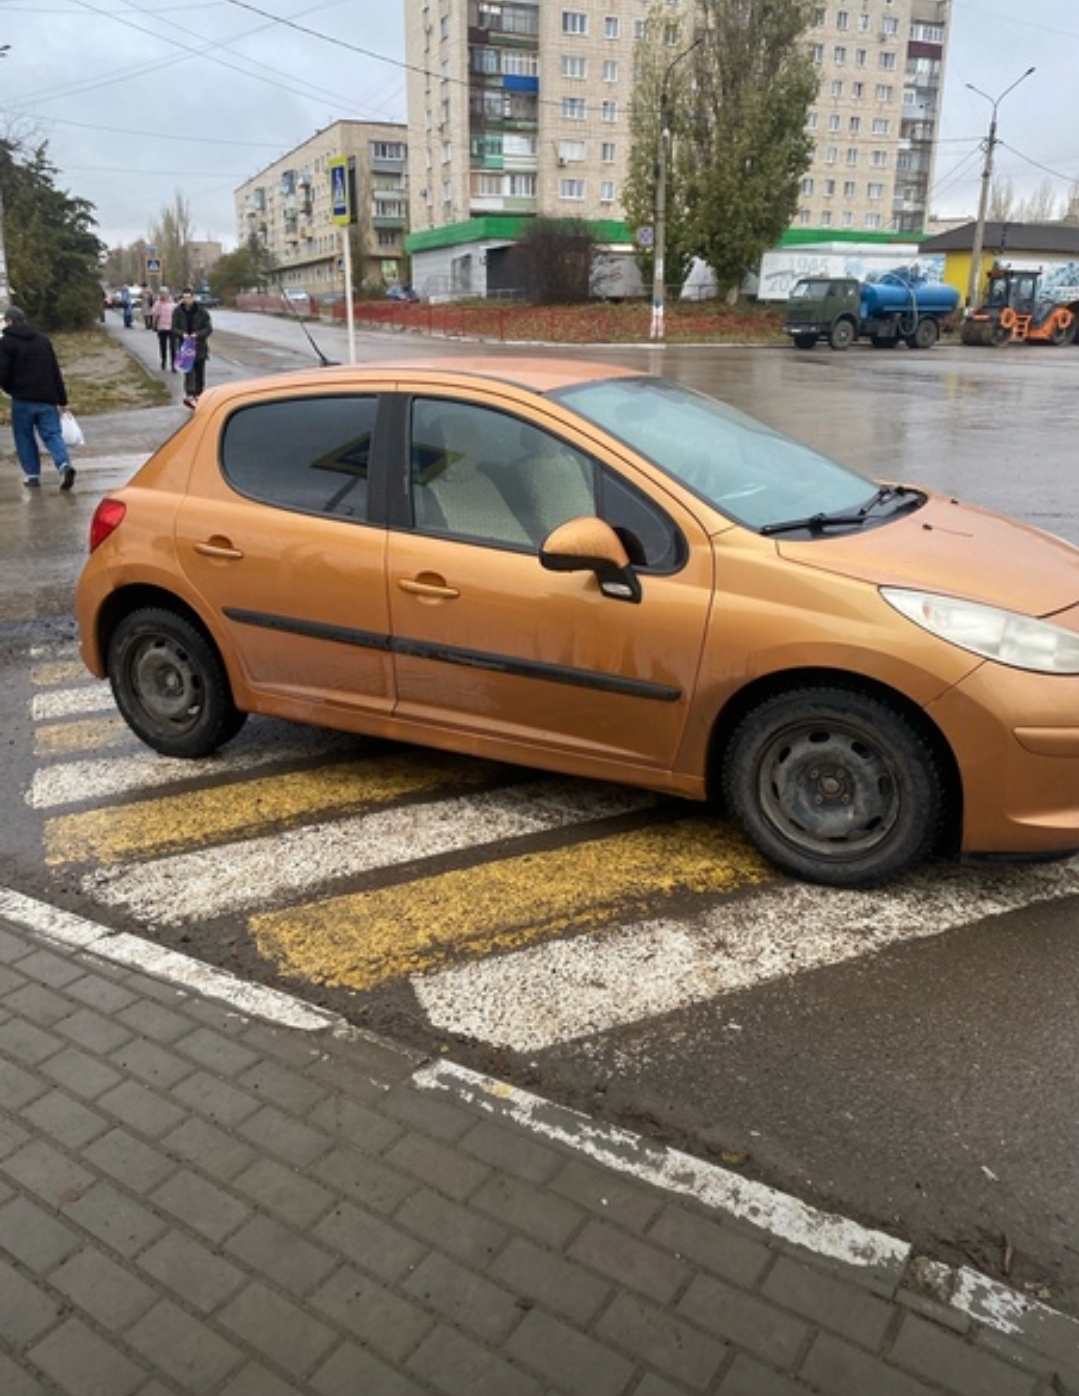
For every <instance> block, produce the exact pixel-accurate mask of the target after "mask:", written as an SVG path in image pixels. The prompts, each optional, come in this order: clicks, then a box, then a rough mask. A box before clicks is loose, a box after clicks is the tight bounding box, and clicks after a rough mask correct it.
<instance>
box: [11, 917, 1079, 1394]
mask: <svg viewBox="0 0 1079 1396" xmlns="http://www.w3.org/2000/svg"><path fill="white" fill-rule="evenodd" d="M56 915H57V916H58V917H64V916H65V914H64V913H56ZM67 920H68V921H69V922H75V923H77V921H78V918H70V917H69V918H67ZM85 924H86V925H89V924H90V923H85ZM98 930H100V928H98ZM78 941H79V936H78V935H76V936H74V937H69V938H68V941H67V943H65V942H64V940H63V939H62V938H61V939H57V938H55V937H54V936H53V935H51V934H50V933H48V931H47V930H46V932H45V933H42V932H41V931H40V930H39V929H29V928H28V927H27V925H26V924H25V923H24V922H23V921H22V920H21V919H17V918H8V917H5V916H3V915H0V1111H2V1113H0V1392H2V1393H3V1396H37V1394H38V1393H45V1392H51V1393H54V1392H63V1393H70V1394H71V1396H165V1393H184V1394H185V1396H285V1393H297V1394H301V1393H302V1396H420V1393H426V1396H433V1394H434V1393H441V1394H443V1396H555V1393H559V1396H686V1394H687V1393H699V1392H706V1393H719V1396H795V1393H804V1392H809V1391H812V1392H824V1393H830V1396H916V1393H929V1392H936V1393H941V1392H946V1393H956V1396H982V1394H984V1396H1050V1393H1074V1392H1079V1345H1077V1334H1079V1325H1077V1324H1076V1323H1075V1322H1074V1321H1073V1320H1071V1319H1069V1318H1065V1317H1064V1316H1062V1315H1059V1314H1054V1313H1053V1312H1052V1311H1051V1310H1048V1309H1045V1308H1042V1307H1040V1306H1038V1305H1031V1304H1028V1303H1027V1302H1025V1301H1022V1300H1020V1299H1019V1297H1018V1296H1014V1295H1010V1293H1009V1292H1006V1291H1000V1292H997V1291H995V1290H992V1289H991V1290H990V1291H989V1295H990V1299H989V1301H988V1308H987V1312H988V1310H992V1311H993V1319H992V1321H988V1319H987V1316H986V1315H985V1314H983V1315H980V1316H979V1315H978V1314H977V1313H976V1312H974V1313H973V1316H972V1311H971V1310H972V1306H971V1304H969V1303H968V1304H967V1305H966V1310H967V1311H964V1307H963V1301H962V1296H961V1293H960V1292H961V1291H962V1289H963V1285H962V1284H961V1283H960V1282H959V1277H957V1275H956V1274H955V1273H954V1272H951V1271H946V1270H945V1269H944V1267H940V1266H932V1265H928V1264H926V1263H925V1262H922V1263H919V1262H918V1261H917V1260H916V1259H914V1258H911V1257H910V1256H909V1255H908V1256H905V1257H903V1258H902V1263H899V1262H888V1261H880V1260H879V1259H878V1261H877V1263H875V1264H870V1265H863V1264H848V1263H842V1262H840V1261H837V1260H835V1259H834V1258H832V1259H829V1258H827V1257H826V1256H823V1255H821V1254H819V1253H816V1252H814V1251H813V1250H812V1249H808V1248H803V1247H801V1246H798V1245H793V1244H791V1242H790V1241H789V1240H785V1239H783V1238H782V1237H781V1236H778V1235H776V1234H770V1232H769V1231H768V1230H765V1229H758V1228H756V1227H754V1226H752V1225H750V1224H748V1223H747V1222H745V1221H744V1220H739V1219H736V1218H735V1217H733V1216H732V1215H730V1214H729V1213H728V1212H727V1211H725V1210H724V1209H722V1208H715V1207H709V1206H707V1205H705V1204H704V1203H702V1201H700V1200H699V1198H697V1197H695V1196H693V1195H692V1194H690V1195H685V1194H680V1193H679V1192H678V1191H677V1189H676V1188H665V1187H659V1186H654V1185H652V1184H651V1183H650V1182H648V1181H647V1180H646V1179H645V1178H643V1177H641V1176H635V1175H634V1172H633V1170H629V1171H627V1170H626V1169H620V1168H618V1167H608V1166H606V1165H605V1164H604V1163H603V1162H601V1161H599V1160H598V1159H597V1158H596V1157H592V1156H590V1152H589V1150H586V1149H585V1148H583V1147H578V1146H577V1145H576V1144H575V1143H574V1141H575V1140H577V1142H578V1143H579V1144H584V1143H586V1142H587V1143H589V1146H590V1150H591V1153H593V1154H594V1153H595V1151H596V1147H598V1146H597V1145H596V1141H597V1140H600V1141H602V1140H603V1139H604V1134H603V1131H602V1130H601V1129H600V1128H599V1127H598V1126H592V1125H590V1124H589V1122H587V1121H584V1120H582V1118H581V1117H579V1116H574V1115H573V1114H572V1113H571V1112H568V1111H561V1110H559V1109H558V1108H557V1107H554V1106H550V1105H544V1104H543V1103H539V1104H537V1103H536V1102H535V1101H532V1102H531V1106H532V1113H531V1117H529V1115H528V1112H527V1111H526V1112H525V1114H524V1115H523V1116H522V1115H521V1113H520V1112H519V1111H518V1112H517V1113H514V1106H515V1104H516V1105H519V1104H520V1100H519V1098H517V1097H516V1096H515V1093H513V1092H512V1091H509V1090H508V1089H503V1088H501V1087H499V1086H498V1085H497V1084H495V1083H490V1082H487V1083H481V1084H482V1086H483V1089H480V1090H479V1091H478V1092H476V1093H475V1094H474V1095H473V1097H471V1098H469V1096H468V1093H467V1092H466V1093H461V1092H454V1091H453V1090H452V1089H450V1088H449V1086H450V1085H452V1081H453V1079H454V1072H453V1071H452V1070H450V1071H446V1070H445V1064H437V1063H435V1064H431V1063H426V1064H425V1063H424V1062H423V1061H422V1060H421V1059H420V1058H418V1057H417V1056H416V1055H414V1054H412V1053H409V1052H407V1051H404V1050H401V1049H399V1048H398V1047H396V1046H395V1045H393V1044H392V1043H389V1042H384V1041H379V1040H376V1039H374V1038H370V1037H367V1036H364V1035H362V1034H360V1033H357V1032H355V1031H352V1030H348V1029H346V1028H345V1025H343V1024H341V1023H340V1022H339V1021H337V1020H333V1019H330V1018H328V1017H326V1018H321V1017H319V1016H318V1015H314V1014H312V1013H310V1011H309V1010H307V1009H306V1008H305V1006H303V1005H300V1004H298V1003H295V1001H292V1000H286V999H285V998H284V996H279V997H278V998H276V999H273V998H272V996H271V999H270V1000H267V1001H265V1002H259V1001H258V1000H257V996H256V999H255V1000H254V1001H253V1004H254V1008H253V1010H252V1011H247V1012H243V1011H240V1008H238V1007H237V1004H240V1005H241V1006H242V1005H243V1004H244V1003H245V993H246V988H245V986H243V985H242V984H240V982H239V981H229V979H228V977H227V976H222V975H220V974H218V973H217V972H215V971H209V972H208V975H209V977H208V979H206V981H205V987H203V988H199V987H197V986H198V985H199V984H200V982H201V975H202V970H201V967H197V966H193V963H192V962H190V961H187V962H184V961H183V959H182V957H179V956H172V955H167V956H164V957H163V958H159V960H157V961H155V960H154V959H153V950H154V948H153V947H151V946H149V945H147V946H146V949H147V951H149V952H150V958H149V959H148V960H147V961H146V963H148V964H150V965H152V966H156V969H155V971H154V972H150V971H148V970H147V969H146V968H145V967H140V964H141V958H142V957H141V952H140V951H139V950H138V948H137V947H138V946H140V945H142V944H143V943H142V942H138V941H136V940H135V938H134V937H126V936H112V937H110V936H109V935H108V933H105V935H104V938H103V939H101V940H99V941H98V942H96V943H95V942H94V940H93V936H92V935H90V936H87V937H86V941H87V944H89V945H93V946H94V947H95V948H94V949H93V950H90V949H87V948H85V946H81V945H80V944H79V943H78ZM103 947H104V953H102V948H103ZM132 947H136V948H135V949H133V948H132ZM106 955H107V956H108V958H106V957H105V956H106ZM185 978H186V979H187V981H188V982H187V983H186V984H180V983H178V982H177V980H178V979H185ZM193 986H195V987H193ZM222 986H223V987H222ZM266 1002H269V1005H270V1013H269V1016H270V1020H267V1019H266V1018H263V1017H260V1016H258V1013H259V1012H261V1011H262V1010H263V1008H264V1007H265V1003H266ZM290 1005H291V1008H290ZM282 1006H284V1011H283V1012H282V1011H281V1010H282ZM292 1009H295V1012H292ZM290 1022H295V1023H296V1024H297V1026H288V1025H287V1024H288V1023H290ZM462 1079H463V1078H462ZM476 1080H477V1081H481V1078H476ZM439 1086H441V1087H444V1088H436V1089H432V1088H431V1087H439ZM503 1106H504V1107H505V1108H504V1109H503ZM528 1118H532V1120H533V1123H537V1122H539V1121H541V1120H542V1121H544V1122H545V1128H544V1129H543V1130H540V1131H537V1129H536V1128H530V1127H528V1124H527V1119H528ZM523 1121H524V1122H523ZM616 1134H617V1132H616ZM627 1138H628V1137H626V1136H621V1135H618V1136H617V1137H616V1138H615V1140H614V1144H613V1148H614V1153H612V1154H611V1157H612V1158H616V1157H617V1153H618V1150H621V1151H622V1152H623V1153H628V1154H630V1155H633V1154H634V1150H635V1148H636V1147H637V1146H634V1145H633V1144H632V1141H630V1142H628V1143H627ZM651 1148H652V1146H648V1145H646V1144H642V1145H641V1146H640V1149H638V1152H640V1151H641V1150H642V1149H643V1153H641V1156H642V1157H649V1156H650V1155H649V1152H648V1151H649V1149H651ZM652 1152H653V1153H655V1152H656V1151H655V1150H654V1149H653V1150H652ZM668 1161H669V1160H668ZM675 1163H676V1166H675V1168H674V1171H673V1173H672V1174H671V1176H672V1178H673V1179H675V1181H676V1183H677V1180H678V1179H679V1178H681V1177H683V1176H686V1177H688V1176H689V1173H690V1172H691V1171H692V1170H690V1169H688V1167H687V1166H686V1165H685V1164H683V1165H677V1159H676V1160H675ZM795 1205H797V1204H795ZM869 1234H870V1235H871V1233H869ZM968 1279H969V1277H968ZM974 1288H975V1289H978V1285H977V1283H975V1286H974ZM968 1297H969V1296H968ZM981 1302H983V1303H986V1302H987V1301H986V1300H985V1295H984V1294H983V1295H982V1301H981ZM1002 1316H1003V1317H1002ZM1008 1329H1010V1330H1011V1331H1005V1330H1008Z"/></svg>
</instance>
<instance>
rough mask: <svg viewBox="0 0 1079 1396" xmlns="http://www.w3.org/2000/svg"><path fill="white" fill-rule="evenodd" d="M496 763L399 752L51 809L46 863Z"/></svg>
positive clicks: (195, 838) (153, 850)
mask: <svg viewBox="0 0 1079 1396" xmlns="http://www.w3.org/2000/svg"><path fill="white" fill-rule="evenodd" d="M187 765H188V769H189V770H190V763H187ZM502 769H503V768H502V767H496V766H492V765H490V764H488V763H486V762H482V761H472V760H457V761H449V760H439V759H438V758H437V757H436V758H435V759H434V760H433V761H431V762H427V763H423V764H420V763H417V761H416V760H415V759H412V760H410V759H409V758H408V757H407V756H385V757H375V758H372V759H371V760H368V761H351V762H344V763H341V764H338V765H333V766H323V767H318V768H316V769H314V770H307V771H293V772H290V773H287V774H279V775H272V776H263V777H259V778H257V779H254V780H248V781H244V782H243V783H240V784H235V785H233V786H232V787H231V789H230V792H229V796H228V798H227V799H225V798H222V793H221V790H220V789H219V788H218V787H214V788H212V789H207V790H189V791H182V792H177V793H176V794H173V795H170V796H168V797H166V798H164V799H158V800H141V801H139V802H138V803H137V804H134V805H121V806H118V807H111V808H108V809H97V810H89V811H85V812H83V813H79V814H68V815H62V816H57V817H56V818H53V819H50V820H48V821H47V823H46V826H45V849H46V854H45V856H46V862H48V863H51V864H53V865H57V864H60V863H71V862H76V863H78V862H90V861H97V862H102V863H116V862H119V861H120V860H121V859H125V858H126V859H133V858H145V857H148V856H150V855H151V854H153V855H162V854H167V853H174V852H176V851H177V850H178V849H181V848H190V847H192V846H194V845H204V844H207V843H210V842H214V841H220V840H223V839H226V838H231V839H236V838H241V837H244V836H250V835H253V834H261V833H264V832H265V831H266V830H267V829H271V828H280V827H281V826H282V825H286V826H287V825H290V824H293V823H295V822H296V821H297V820H298V819H300V818H301V817H305V818H312V817H315V818H325V816H326V815H328V814H330V813H332V812H334V811H339V812H345V813H347V812H350V811H354V810H357V809H364V808H367V809H371V808H374V807H375V806H377V805H380V804H385V803H386V802H387V801H389V800H397V799H400V798H401V797H402V796H406V795H413V796H415V795H433V794H436V793H437V792H438V791H440V790H444V789H446V788H447V787H450V786H452V787H455V788H462V787H463V788H466V789H467V788H469V787H474V786H481V785H489V784H490V783H491V781H492V780H493V779H494V778H495V777H496V775H497V773H498V772H499V771H501V770H502Z"/></svg>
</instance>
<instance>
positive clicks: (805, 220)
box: [798, 208, 813, 228]
mask: <svg viewBox="0 0 1079 1396" xmlns="http://www.w3.org/2000/svg"><path fill="white" fill-rule="evenodd" d="M798 222H799V223H800V224H801V225H802V227H803V228H808V227H809V225H810V223H812V222H813V215H812V213H811V212H810V211H809V209H807V208H800V209H799V210H798Z"/></svg>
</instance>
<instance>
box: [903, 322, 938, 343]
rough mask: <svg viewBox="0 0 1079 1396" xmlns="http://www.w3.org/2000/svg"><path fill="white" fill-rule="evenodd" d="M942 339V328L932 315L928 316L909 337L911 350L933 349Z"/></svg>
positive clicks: (908, 341)
mask: <svg viewBox="0 0 1079 1396" xmlns="http://www.w3.org/2000/svg"><path fill="white" fill-rule="evenodd" d="M939 338H940V326H939V325H938V324H937V322H936V321H935V320H934V319H933V317H932V316H931V315H926V316H925V317H924V318H923V319H921V320H919V321H918V323H917V325H916V326H915V327H914V333H913V334H910V335H908V336H907V344H908V345H909V346H910V348H911V349H932V347H933V345H934V344H936V342H937V340H938V339H939Z"/></svg>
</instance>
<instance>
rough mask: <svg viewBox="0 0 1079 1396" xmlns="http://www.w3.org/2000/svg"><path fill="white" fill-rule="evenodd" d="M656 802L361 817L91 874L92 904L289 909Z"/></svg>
mask: <svg viewBox="0 0 1079 1396" xmlns="http://www.w3.org/2000/svg"><path fill="white" fill-rule="evenodd" d="M650 803H651V797H650V796H648V795H643V794H641V793H640V792H633V791H625V790H621V789H618V788H614V787H611V788H607V787H594V788H590V787H588V786H580V785H574V786H572V787H571V786H569V785H564V786H556V785H554V784H552V783H549V782H545V783H543V784H537V785H520V786H512V787H510V788H508V789H505V790H495V791H489V792H485V793H478V794H472V795H469V796H466V797H462V798H460V799H445V800H441V801H438V802H436V803H431V804H427V805H409V806H407V807H405V808H402V809H393V810H381V811H374V812H370V813H365V814H358V815H353V816H350V817H345V818H341V819H337V820H334V821H332V822H328V823H323V824H318V825H315V826H313V827H304V828H300V829H292V830H289V831H287V832H285V833H284V834H282V835H279V836H275V835H268V836H266V837H263V838H256V839H250V840H247V841H246V842H244V843H230V844H227V845H225V846H223V847H221V848H214V849H203V850H201V851H199V852H194V853H184V854H177V855H175V856H173V857H168V858H161V859H156V860H155V861H153V862H150V863H141V864H137V865H136V866H134V867H132V866H130V865H128V864H125V865H123V866H121V867H114V868H102V869H98V870H95V871H94V872H92V873H88V874H87V875H86V876H85V877H84V878H83V880H82V884H81V885H82V890H83V892H84V893H85V894H86V895H87V896H89V897H92V898H93V899H94V900H95V901H98V902H102V903H104V904H105V905H106V906H122V907H124V908H126V909H127V910H128V911H130V912H132V913H133V914H134V915H135V916H137V917H139V919H140V920H145V921H148V922H152V923H157V924H159V925H176V924H177V923H179V922H181V921H189V920H205V919H208V918H210V917H215V916H221V915H224V914H225V913H227V912H230V911H231V912H242V911H247V910H248V909H250V908H251V907H252V906H257V905H263V906H273V905H280V903H281V901H282V900H285V899H287V898H289V897H290V896H291V897H295V895H296V894H297V893H300V892H303V891H304V890H306V889H309V888H312V887H317V886H321V885H324V884H325V883H326V882H327V881H328V880H330V879H333V878H345V877H356V876H358V875H360V874H362V873H365V872H369V871H371V870H372V869H377V868H381V867H394V866H397V865H399V864H401V863H407V862H411V861H412V860H414V859H419V858H431V857H434V856H436V855H438V854H445V853H450V852H456V851H459V850H462V849H466V848H477V849H478V848H482V847H484V845H490V844H492V843H497V842H500V841H503V840H507V839H513V838H521V837H523V836H525V835H527V834H532V833H537V832H541V831H545V830H549V829H561V828H565V827H569V826H572V825H577V824H581V823H585V822H589V821H592V820H597V819H603V818H607V817H609V816H611V815H615V814H624V813H627V812H629V811H631V810H636V809H644V808H647V807H648V805H649V804H650ZM113 813H114V814H116V813H121V811H113ZM58 822H61V821H58ZM58 836H59V833H58ZM50 838H51V834H50Z"/></svg>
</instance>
